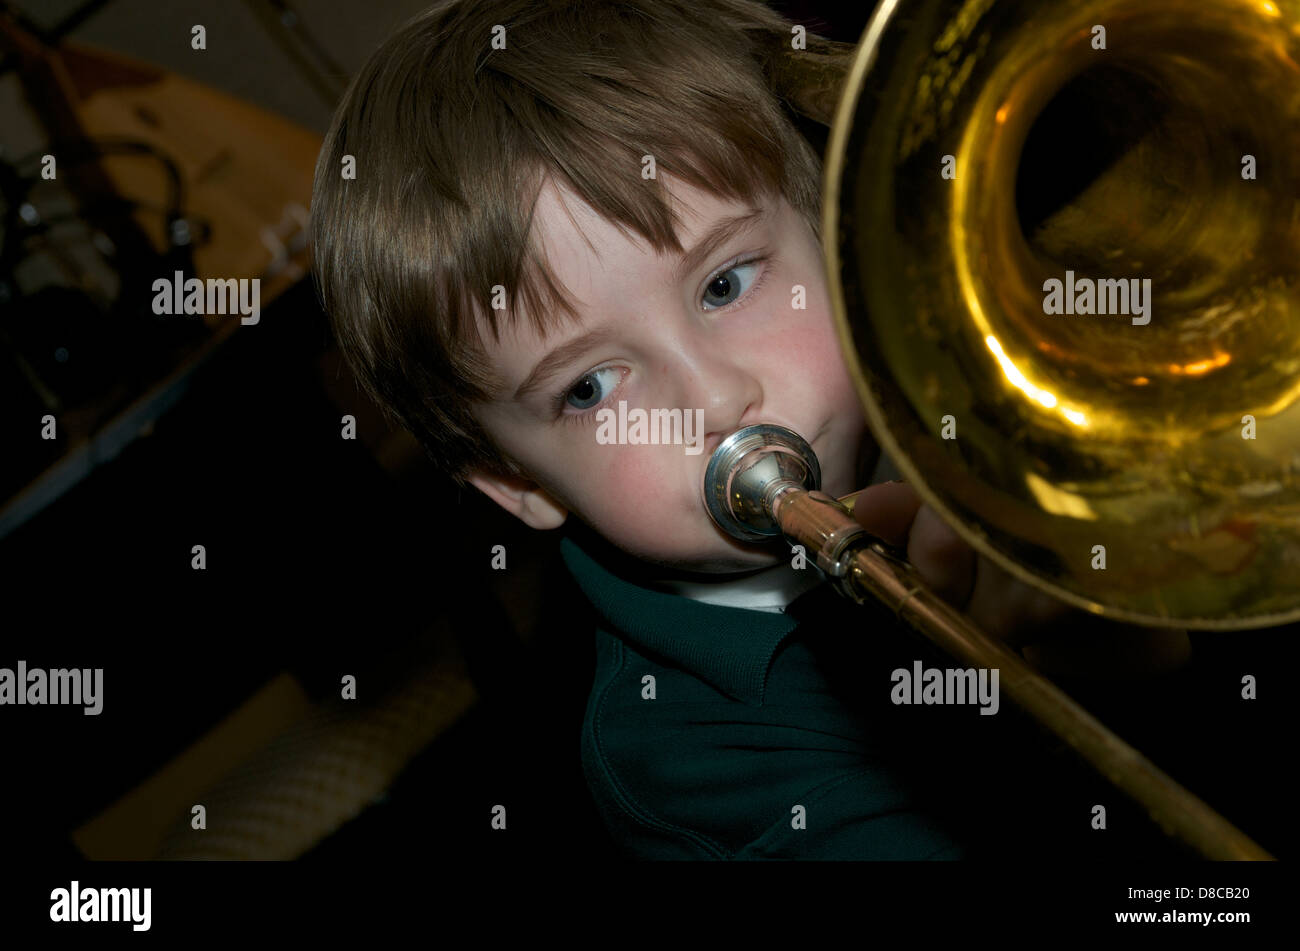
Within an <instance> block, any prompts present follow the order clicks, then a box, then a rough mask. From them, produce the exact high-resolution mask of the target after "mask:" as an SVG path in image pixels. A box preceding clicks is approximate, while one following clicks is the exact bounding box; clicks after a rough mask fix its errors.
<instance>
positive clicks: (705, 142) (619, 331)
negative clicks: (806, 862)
mask: <svg viewBox="0 0 1300 951" xmlns="http://www.w3.org/2000/svg"><path fill="white" fill-rule="evenodd" d="M791 37H792V34H791V24H790V23H788V22H787V21H785V20H784V19H782V18H781V17H779V16H777V15H776V14H775V13H774V12H772V11H771V10H769V9H767V8H766V7H764V6H762V5H760V4H758V3H756V2H750V0H621V2H608V0H562V2H558V0H557V2H538V0H500V2H485V0H467V2H463V0H444V2H441V3H438V4H436V5H435V6H433V7H432V8H430V9H429V10H428V11H426V12H425V13H423V14H421V15H420V16H418V17H417V18H415V19H414V20H412V21H411V22H409V23H408V24H406V25H405V26H404V27H402V28H401V29H400V30H399V31H398V32H397V33H396V34H395V35H394V36H393V37H391V38H390V39H389V40H388V41H387V42H386V43H385V44H384V45H383V47H382V48H381V49H380V50H379V51H378V52H377V53H376V54H375V55H374V57H372V59H371V60H370V62H369V63H367V65H366V66H365V67H364V68H363V70H362V71H361V73H360V74H359V75H358V76H357V77H356V78H355V79H354V81H353V83H352V85H351V87H350V88H349V90H348V92H347V94H346V95H345V97H344V100H343V102H342V104H341V105H340V106H339V108H338V111H337V113H336V115H335V119H334V122H333V125H332V127H331V129H330V131H329V134H328V136H327V138H326V140H325V144H324V147H323V149H322V151H321V156H320V159H319V162H318V165H317V171H316V185H315V193H314V196H313V203H312V217H313V232H314V243H315V255H316V273H317V276H318V280H319V282H320V286H321V293H322V298H323V303H324V307H325V310H326V311H327V313H329V314H330V315H331V319H332V320H333V322H334V327H335V330H336V334H337V337H338V339H339V342H340V345H341V347H342V348H343V350H344V352H345V354H346V355H347V357H348V359H349V361H350V363H351V364H352V366H353V369H354V371H355V372H356V374H357V377H358V379H359V380H360V381H361V382H362V385H363V386H364V387H365V388H366V389H367V391H368V392H369V393H370V394H371V395H372V396H373V397H374V398H375V400H376V401H377V402H378V403H379V404H380V405H381V406H383V407H385V408H386V409H387V410H389V411H390V412H391V413H392V414H393V415H394V416H395V417H396V418H397V419H398V420H400V421H401V422H402V424H403V425H405V426H406V427H407V428H409V429H410V430H411V431H412V432H413V433H414V434H416V436H417V437H418V438H419V439H420V440H421V442H422V443H423V444H424V445H425V447H426V448H427V449H428V451H429V452H430V454H431V455H432V456H433V457H434V458H435V459H436V460H437V461H438V462H439V463H440V464H441V465H443V466H444V467H445V469H446V471H447V472H448V473H449V474H450V475H451V476H452V477H453V478H454V479H455V480H456V481H457V482H458V483H460V484H461V485H465V484H469V485H473V486H475V487H476V488H477V489H479V490H481V491H482V492H483V493H484V494H486V495H487V496H488V497H490V498H491V499H493V500H494V501H495V502H497V503H498V504H499V505H501V506H502V507H503V508H505V509H506V510H508V511H510V512H512V513H513V514H515V515H516V516H518V517H519V518H520V519H521V520H523V521H524V522H525V523H527V524H528V525H530V526H532V527H533V528H536V529H556V528H559V527H561V526H565V527H566V531H567V532H568V537H566V538H565V539H564V541H563V542H562V545H561V550H562V552H563V555H564V559H565V562H566V564H567V565H568V567H569V569H570V570H571V571H572V573H573V574H574V577H575V578H576V579H577V581H578V583H579V585H580V587H581V588H582V590H583V591H584V593H585V594H586V595H587V596H588V598H589V599H590V600H591V602H592V604H593V606H594V608H595V609H596V612H597V615H598V617H599V619H600V629H599V630H598V631H597V638H596V646H597V655H598V671H597V681H596V684H595V686H594V688H593V690H592V693H591V696H590V700H589V704H588V710H587V717H586V722H585V724H584V729H583V766H584V770H585V772H586V775H587V779H588V782H589V784H590V786H591V788H592V792H593V795H594V796H595V799H596V802H597V805H598V807H599V808H600V811H601V814H602V816H603V817H604V819H605V821H606V823H607V824H608V825H609V827H610V829H611V831H612V833H613V834H614V836H615V839H616V840H617V841H618V842H619V843H620V844H621V845H622V847H623V848H624V849H625V850H626V852H627V853H628V854H629V855H633V856H638V857H653V858H686V857H723V858H758V857H798V858H862V859H867V858H929V857H936V858H946V857H956V856H958V855H961V854H963V853H962V849H961V847H960V845H959V843H957V842H956V841H954V839H953V838H952V837H951V836H950V834H949V833H948V831H947V830H946V829H945V828H944V827H943V823H941V822H939V821H938V820H935V819H933V818H932V817H930V816H928V815H926V814H925V813H924V812H923V811H922V810H919V809H917V808H916V807H915V805H914V800H915V799H916V797H917V795H918V790H917V789H914V788H909V779H908V777H907V776H906V775H904V773H903V772H900V771H898V770H896V769H894V768H893V765H892V763H893V760H891V758H890V756H889V755H886V754H885V753H884V752H883V748H884V747H883V744H885V743H886V739H887V738H885V737H881V736H878V735H873V734H872V732H871V730H872V728H871V727H869V726H868V725H867V723H868V722H870V721H872V720H874V723H875V729H876V730H877V731H878V732H879V733H890V734H891V737H890V738H893V732H892V731H894V727H893V726H889V727H886V726H885V725H884V724H885V721H884V720H882V719H881V718H882V717H887V716H888V715H889V714H890V710H889V709H888V707H887V705H882V704H881V702H880V698H881V697H882V696H884V695H886V694H887V693H888V689H889V682H888V676H889V670H890V669H892V668H891V667H890V666H888V664H891V663H895V660H897V659H903V658H904V657H906V658H913V657H916V656H917V648H916V647H914V646H909V647H908V648H907V649H906V650H905V651H904V653H903V654H900V655H899V657H898V658H896V659H891V658H889V657H886V656H884V655H880V656H876V655H872V656H870V657H866V658H857V659H856V660H855V661H853V663H862V664H866V665H868V666H869V667H870V668H871V669H870V670H868V671H864V682H865V683H868V684H870V685H871V686H870V687H868V688H865V689H863V691H862V692H863V693H864V695H865V696H866V697H867V699H866V700H865V701H861V702H855V701H853V700H851V699H846V698H845V697H844V695H843V694H844V691H843V689H842V688H838V689H837V686H836V685H835V684H833V683H832V681H833V679H834V678H833V677H832V676H831V675H830V674H829V673H828V669H829V668H831V667H834V666H837V664H836V663H832V661H831V660H829V659H828V658H829V657H830V656H831V653H832V652H833V649H832V648H828V647H827V645H826V644H825V642H824V639H821V641H819V638H818V636H817V635H816V634H815V633H814V630H815V625H812V624H800V621H801V620H806V619H807V618H809V617H811V616H813V615H815V614H818V613H821V614H824V613H825V612H826V611H827V609H828V602H827V600H826V598H825V597H824V595H825V592H826V591H827V586H826V585H825V584H822V583H821V581H822V579H821V577H820V575H819V574H818V572H817V571H816V570H815V569H806V570H803V571H800V570H797V569H795V568H794V567H792V565H791V563H790V559H789V552H788V548H787V547H786V546H783V545H776V546H773V545H748V544H743V543H740V542H737V541H735V540H734V539H732V538H730V537H729V536H726V535H725V534H723V533H722V532H721V531H720V530H719V529H718V528H717V527H716V526H714V525H713V523H712V522H711V521H710V520H709V518H708V516H707V514H706V512H705V509H704V506H703V503H702V501H701V484H702V478H703V473H704V468H705V466H706V464H707V462H708V458H709V454H710V453H711V452H712V450H713V449H714V448H715V447H716V446H717V444H718V442H719V441H720V440H721V439H723V438H724V437H725V436H726V435H727V434H728V433H730V432H732V431H734V430H735V429H737V428H739V427H742V426H746V425H749V424H751V423H757V422H770V423H778V424H780V425H784V426H787V427H789V428H791V429H793V430H795V431H796V432H798V433H800V434H801V435H803V436H804V438H806V439H807V440H808V441H809V442H810V443H811V444H812V447H813V448H814V450H816V452H817V454H818V458H819V460H820V462H821V466H822V473H823V488H824V490H825V491H826V492H827V493H829V494H831V495H835V496H840V495H844V494H846V493H848V492H849V491H851V490H852V489H854V488H855V487H857V486H861V485H863V484H864V483H865V482H867V481H868V479H869V477H870V476H871V473H872V471H873V469H874V468H875V466H876V464H877V461H878V459H879V450H878V448H877V447H876V445H875V443H874V440H873V439H872V438H871V435H870V433H869V432H868V431H867V427H866V424H865V421H864V418H863V414H862V410H861V407H860V406H859V404H858V401H857V397H856V394H855V392H854V389H853V386H852V383H851V380H850V378H849V376H848V373H847V371H846V369H845V365H844V361H843V358H842V356H841V354H840V351H839V346H838V341H837V338H836V334H835V330H834V326H833V321H832V317H831V311H830V305H829V300H828V292H827V287H826V280H825V273H824V266H823V262H822V258H821V246H820V243H819V242H820V235H819V226H820V219H819V215H820V196H819V191H820V162H819V160H818V157H817V156H816V154H815V153H814V152H813V151H812V149H811V148H810V147H809V145H808V144H807V142H806V141H805V140H804V139H803V138H802V137H801V136H800V134H799V133H798V131H797V130H796V129H795V128H794V126H793V125H792V124H791V122H790V120H789V117H788V116H787V115H786V114H785V113H783V111H782V108H781V106H780V104H779V103H778V102H777V101H776V100H775V99H774V97H773V96H772V94H771V93H770V91H769V90H768V88H767V86H766V85H765V82H764V78H763V72H762V60H763V58H764V57H766V56H769V55H772V54H773V53H774V52H775V51H776V50H778V49H780V48H781V47H783V46H786V47H788V45H789V44H790V41H791ZM807 45H808V49H809V50H810V51H817V50H819V49H821V48H822V44H821V41H820V40H818V38H817V37H815V36H811V35H810V36H808V44H807ZM349 156H350V157H352V159H353V160H354V163H355V176H354V177H348V175H347V174H346V169H347V168H348V165H349ZM620 402H622V403H626V405H627V406H630V407H634V408H645V409H650V408H661V409H665V410H669V409H680V410H681V411H682V417H683V418H684V419H698V420H699V432H698V434H697V435H698V436H699V437H700V439H701V441H702V446H700V447H697V448H701V449H702V451H698V452H687V451H685V449H686V447H685V446H684V445H681V444H673V443H671V442H669V443H667V444H664V443H659V444H650V445H645V444H629V443H630V441H629V443H624V444H617V443H615V444H610V443H609V441H608V440H605V439H599V438H597V434H598V432H599V431H600V427H599V426H598V417H599V415H600V413H601V411H602V410H614V409H617V408H618V404H619V403H620ZM859 511H860V512H861V513H862V514H861V515H860V518H861V519H862V520H863V522H864V524H866V525H867V526H868V528H870V529H872V530H873V531H875V532H876V533H877V534H879V535H882V536H884V537H886V538H888V539H889V540H891V541H894V542H895V543H903V542H905V543H906V545H907V547H908V550H909V553H910V557H911V558H912V560H913V561H914V563H915V564H916V565H917V567H918V569H920V571H921V572H922V574H923V575H924V576H925V577H926V578H927V580H929V581H930V583H931V584H932V585H933V586H934V587H935V588H936V589H937V590H938V591H939V593H941V594H943V595H944V596H945V597H947V598H949V599H950V600H952V601H953V602H954V603H956V604H958V605H959V606H965V607H967V608H969V610H970V611H971V613H972V614H973V616H974V617H975V619H976V620H977V621H978V622H980V623H983V624H985V625H986V627H987V628H988V629H991V630H995V631H997V632H999V633H1001V634H1004V635H1011V634H1015V633H1019V632H1022V631H1025V630H1032V629H1034V628H1035V627H1037V626H1039V625H1041V623H1042V622H1043V621H1044V620H1046V619H1048V618H1052V617H1058V616H1060V615H1062V614H1064V613H1066V609H1064V608H1062V607H1059V606H1057V604H1056V603H1055V602H1053V601H1051V599H1048V598H1047V597H1046V596H1045V595H1041V594H1039V593H1037V592H1034V591H1031V590H1030V589H1028V588H1027V586H1024V585H1021V584H1019V583H1018V582H1014V581H1012V580H1011V579H1010V578H1008V577H1007V576H1006V575H1005V574H1004V573H1001V572H999V571H995V570H994V569H993V567H992V566H991V565H988V564H986V563H984V562H983V561H979V562H977V561H976V559H975V557H974V554H973V552H971V551H970V549H969V548H967V547H966V546H965V545H964V543H962V542H961V541H960V539H959V538H958V537H957V536H956V534H955V533H954V532H952V530H951V529H948V528H947V526H946V525H944V524H943V523H942V522H941V521H940V520H939V519H938V518H937V517H936V516H935V515H934V513H933V512H931V511H930V510H929V509H927V508H922V507H921V506H920V505H919V500H918V499H917V498H916V495H915V493H914V492H911V490H910V489H908V488H907V487H906V486H905V485H898V484H894V485H883V486H875V487H873V489H872V490H870V491H869V492H868V493H867V494H865V495H864V496H863V497H862V499H861V501H860V503H859ZM977 564H978V570H977ZM800 595H802V597H800ZM864 617H865V616H864V615H859V621H858V624H859V625H860V626H862V627H864V628H865V629H868V630H870V629H871V628H870V627H869V626H868V625H876V626H878V627H881V626H883V625H884V624H885V622H886V621H887V620H889V619H888V618H884V617H876V618H874V619H873V620H871V621H863V620H861V618H864ZM908 643H909V644H910V643H911V642H908ZM904 662H905V663H906V664H908V665H910V660H905V661H904ZM850 689H851V688H850ZM863 703H865V705H866V706H865V708H864V707H863ZM864 718H866V719H864ZM897 752H898V751H895V753H897Z"/></svg>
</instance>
